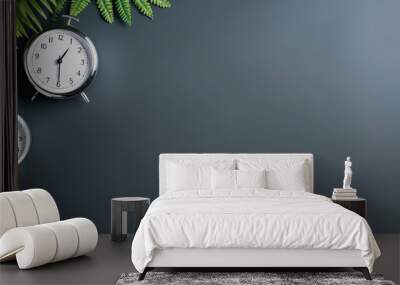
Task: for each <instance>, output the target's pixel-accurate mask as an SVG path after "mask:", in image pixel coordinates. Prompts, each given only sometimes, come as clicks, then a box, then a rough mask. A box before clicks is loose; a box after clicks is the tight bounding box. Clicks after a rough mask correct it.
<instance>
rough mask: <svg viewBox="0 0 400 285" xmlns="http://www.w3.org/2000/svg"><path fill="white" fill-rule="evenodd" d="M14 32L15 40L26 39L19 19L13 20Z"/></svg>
mask: <svg viewBox="0 0 400 285" xmlns="http://www.w3.org/2000/svg"><path fill="white" fill-rule="evenodd" d="M15 23H16V30H17V38H22V37H25V38H28V33H27V32H26V30H25V28H24V25H23V24H22V23H21V21H20V19H19V18H16V19H15Z"/></svg>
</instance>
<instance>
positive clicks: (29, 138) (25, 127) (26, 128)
mask: <svg viewBox="0 0 400 285" xmlns="http://www.w3.org/2000/svg"><path fill="white" fill-rule="evenodd" d="M18 124H21V128H22V129H23V130H24V132H25V137H26V142H25V148H24V151H23V152H22V154H21V156H19V157H18V164H20V163H21V162H22V161H23V160H24V159H25V157H26V156H27V154H28V152H29V149H30V148H31V142H32V135H31V130H30V129H29V126H28V124H27V123H26V122H25V120H24V119H23V118H22V117H21V116H20V115H18ZM18 135H19V134H18Z"/></svg>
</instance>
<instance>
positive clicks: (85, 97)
mask: <svg viewBox="0 0 400 285" xmlns="http://www.w3.org/2000/svg"><path fill="white" fill-rule="evenodd" d="M81 97H82V99H83V100H84V101H85V103H89V102H90V100H89V97H88V96H87V95H86V93H85V92H81Z"/></svg>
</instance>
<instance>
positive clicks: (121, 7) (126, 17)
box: [115, 0, 132, 26]
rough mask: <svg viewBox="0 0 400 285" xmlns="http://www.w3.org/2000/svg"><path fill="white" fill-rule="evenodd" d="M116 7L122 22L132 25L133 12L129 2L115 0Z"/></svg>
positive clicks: (127, 0) (126, 0)
mask: <svg viewBox="0 0 400 285" xmlns="http://www.w3.org/2000/svg"><path fill="white" fill-rule="evenodd" d="M115 7H116V8H117V11H118V14H119V16H120V18H121V20H122V21H123V22H124V23H125V24H127V25H128V26H131V25H132V10H131V3H130V2H129V0H115Z"/></svg>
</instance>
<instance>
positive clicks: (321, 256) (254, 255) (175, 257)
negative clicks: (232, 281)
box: [139, 154, 371, 280]
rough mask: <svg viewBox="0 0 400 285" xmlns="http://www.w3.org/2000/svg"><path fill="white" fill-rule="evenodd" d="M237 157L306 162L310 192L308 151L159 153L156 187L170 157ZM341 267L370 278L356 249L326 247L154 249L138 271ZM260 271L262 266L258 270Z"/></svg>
mask: <svg viewBox="0 0 400 285" xmlns="http://www.w3.org/2000/svg"><path fill="white" fill-rule="evenodd" d="M240 158H260V159H271V160H279V159H298V160H304V161H305V162H306V165H307V166H308V167H307V168H308V170H307V172H308V173H307V177H308V185H307V189H306V191H308V192H311V193H313V181H314V179H313V173H314V171H313V155H312V154H161V155H160V161H159V175H160V179H159V183H160V184H159V187H160V188H159V190H160V194H163V193H165V191H166V177H167V175H166V171H167V168H166V165H167V163H166V162H167V161H173V160H189V159H190V160H199V161H213V160H228V159H240ZM282 267H283V268H293V269H295V268H310V269H311V268H338V267H339V268H343V267H346V268H347V267H351V268H354V269H355V270H358V271H361V272H362V273H363V275H364V277H365V278H366V279H367V280H371V276H370V274H369V270H368V268H367V267H366V264H365V262H364V260H363V259H362V257H361V252H360V251H359V250H329V249H249V248H243V249H240V248H226V249H215V248H210V249H197V248H170V249H162V250H160V249H159V250H156V251H155V253H154V257H153V259H152V261H151V262H150V263H149V264H148V266H147V267H146V268H145V270H144V272H143V273H141V274H140V275H139V280H142V279H143V278H144V277H145V275H146V272H148V271H150V270H153V269H155V268H186V269H187V268H204V269H210V270H212V269H214V268H215V269H217V268H231V269H234V270H235V271H236V270H237V271H246V270H249V269H252V270H254V269H255V268H256V269H265V268H282ZM261 271H262V270H261Z"/></svg>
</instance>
